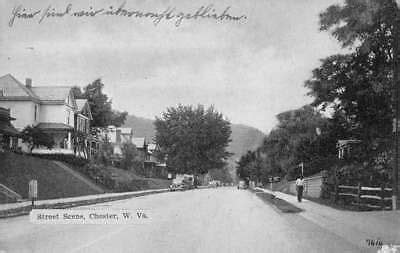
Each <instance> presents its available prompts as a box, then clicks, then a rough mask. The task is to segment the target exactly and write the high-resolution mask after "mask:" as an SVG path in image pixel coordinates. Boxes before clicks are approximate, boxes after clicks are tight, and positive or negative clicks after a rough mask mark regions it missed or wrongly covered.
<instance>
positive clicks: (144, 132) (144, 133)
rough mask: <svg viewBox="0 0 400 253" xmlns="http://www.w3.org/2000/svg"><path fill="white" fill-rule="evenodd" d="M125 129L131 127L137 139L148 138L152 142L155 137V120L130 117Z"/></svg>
mask: <svg viewBox="0 0 400 253" xmlns="http://www.w3.org/2000/svg"><path fill="white" fill-rule="evenodd" d="M123 127H131V128H132V129H133V135H134V136H135V137H146V139H147V140H152V138H153V137H154V136H155V129H154V125H153V120H151V119H146V118H141V117H136V116H134V115H128V116H127V117H126V120H125V124H124V125H123Z"/></svg>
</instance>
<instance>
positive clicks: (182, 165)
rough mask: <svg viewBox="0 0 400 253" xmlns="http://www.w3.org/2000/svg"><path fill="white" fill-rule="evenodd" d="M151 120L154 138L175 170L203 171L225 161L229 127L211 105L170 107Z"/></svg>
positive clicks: (215, 167) (169, 164)
mask: <svg viewBox="0 0 400 253" xmlns="http://www.w3.org/2000/svg"><path fill="white" fill-rule="evenodd" d="M154 124H155V128H156V141H157V143H158V144H159V145H160V147H161V149H162V150H163V152H164V153H165V154H168V160H167V163H168V166H169V167H172V168H174V169H176V171H177V172H179V173H194V174H204V173H207V172H208V171H209V170H211V169H219V168H222V167H223V166H224V165H225V159H226V158H227V157H228V156H229V153H228V152H227V151H226V148H227V146H228V144H229V142H230V141H231V140H230V135H231V127H230V122H229V121H227V120H226V119H224V117H223V115H222V114H221V113H219V112H217V111H216V110H215V109H214V107H209V108H207V109H205V108H204V106H202V105H198V106H197V107H193V106H191V105H187V106H184V105H178V106H177V107H170V108H167V110H166V111H165V112H164V113H163V114H162V116H161V117H160V118H158V117H157V118H156V120H155V123H154Z"/></svg>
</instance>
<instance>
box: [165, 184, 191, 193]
mask: <svg viewBox="0 0 400 253" xmlns="http://www.w3.org/2000/svg"><path fill="white" fill-rule="evenodd" d="M189 189H190V186H189V185H188V184H185V183H178V184H171V185H170V186H169V191H172V192H173V191H185V190H189Z"/></svg>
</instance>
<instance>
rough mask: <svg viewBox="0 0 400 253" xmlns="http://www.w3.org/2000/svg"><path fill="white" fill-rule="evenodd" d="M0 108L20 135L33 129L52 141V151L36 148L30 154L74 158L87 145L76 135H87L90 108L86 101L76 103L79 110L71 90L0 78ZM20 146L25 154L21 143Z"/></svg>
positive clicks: (64, 87) (24, 147)
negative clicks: (80, 147) (72, 156)
mask: <svg viewBox="0 0 400 253" xmlns="http://www.w3.org/2000/svg"><path fill="white" fill-rule="evenodd" d="M0 106H1V107H4V108H7V109H9V110H10V114H11V116H12V117H14V118H15V119H16V120H15V121H14V126H15V127H16V128H17V129H18V130H19V131H21V130H22V129H23V128H25V127H26V126H35V127H38V128H40V129H41V130H43V131H44V132H46V133H48V134H50V135H51V136H52V137H53V139H54V142H55V146H54V147H53V148H52V149H51V150H49V149H45V148H37V149H34V150H32V153H38V154H54V153H61V154H76V152H77V151H79V150H80V149H78V147H79V146H81V145H87V143H85V142H84V141H83V140H82V139H83V138H82V137H81V139H78V140H77V139H76V136H77V135H76V134H77V133H83V135H87V134H88V133H89V132H90V131H89V129H90V120H91V113H90V108H89V107H88V105H87V101H79V106H78V103H77V101H76V100H75V98H74V96H73V93H72V87H69V86H33V85H32V80H31V79H28V78H27V79H26V80H25V84H23V83H21V82H20V81H18V80H17V79H16V78H14V77H13V76H12V75H10V74H7V75H5V76H2V77H0ZM83 135H82V136H83ZM19 145H20V146H21V147H22V149H23V151H27V147H26V146H24V145H23V144H22V143H21V142H20V144H19ZM82 154H83V153H81V152H78V155H82Z"/></svg>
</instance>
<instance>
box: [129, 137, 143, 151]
mask: <svg viewBox="0 0 400 253" xmlns="http://www.w3.org/2000/svg"><path fill="white" fill-rule="evenodd" d="M132 143H133V144H134V145H135V146H136V148H144V147H145V146H146V138H144V137H143V138H132Z"/></svg>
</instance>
